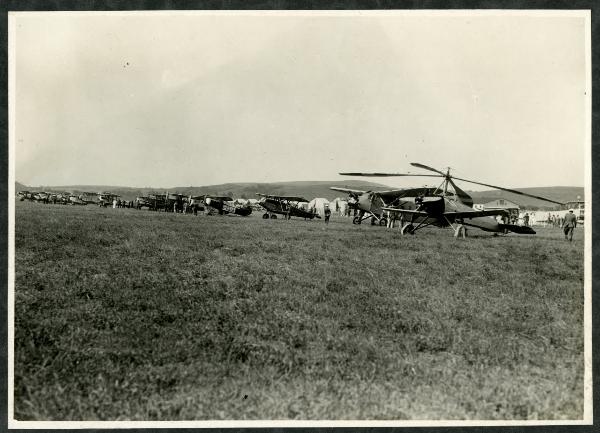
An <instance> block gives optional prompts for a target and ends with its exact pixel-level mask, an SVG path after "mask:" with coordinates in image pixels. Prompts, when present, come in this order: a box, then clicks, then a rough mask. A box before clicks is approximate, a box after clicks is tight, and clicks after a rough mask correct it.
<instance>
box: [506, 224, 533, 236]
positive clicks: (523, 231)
mask: <svg viewBox="0 0 600 433" xmlns="http://www.w3.org/2000/svg"><path fill="white" fill-rule="evenodd" d="M500 228H503V229H506V230H508V231H511V232H513V233H518V234H520V235H534V234H535V230H533V229H532V228H531V227H526V226H519V225H516V224H500Z"/></svg>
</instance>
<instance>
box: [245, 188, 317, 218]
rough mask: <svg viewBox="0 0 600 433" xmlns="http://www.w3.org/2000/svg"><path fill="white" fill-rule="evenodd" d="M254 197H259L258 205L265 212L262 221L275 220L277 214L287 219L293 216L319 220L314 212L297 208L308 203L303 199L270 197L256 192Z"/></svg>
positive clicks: (282, 196) (279, 196)
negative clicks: (300, 204)
mask: <svg viewBox="0 0 600 433" xmlns="http://www.w3.org/2000/svg"><path fill="white" fill-rule="evenodd" d="M256 195H258V196H260V197H261V199H260V200H259V201H258V204H259V205H261V206H262V207H263V208H264V209H265V211H266V212H265V213H264V214H263V216H262V217H263V219H269V218H270V219H277V214H279V215H284V216H285V217H286V218H287V219H290V218H291V217H293V216H294V217H298V218H305V219H306V218H308V219H313V218H321V216H320V215H319V214H317V213H316V212H311V211H309V210H305V209H302V208H301V207H300V206H299V203H308V200H306V199H305V198H304V197H295V196H284V195H270V194H261V193H258V192H257V193H256Z"/></svg>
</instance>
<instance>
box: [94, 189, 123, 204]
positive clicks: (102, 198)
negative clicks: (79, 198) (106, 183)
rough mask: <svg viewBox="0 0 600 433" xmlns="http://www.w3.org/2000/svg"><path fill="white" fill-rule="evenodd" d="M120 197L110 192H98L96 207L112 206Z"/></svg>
mask: <svg viewBox="0 0 600 433" xmlns="http://www.w3.org/2000/svg"><path fill="white" fill-rule="evenodd" d="M119 197H121V196H120V195H118V194H113V193H111V192H99V193H98V206H101V207H107V206H112V203H113V201H114V200H118V199H119Z"/></svg>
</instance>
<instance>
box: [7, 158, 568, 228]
mask: <svg viewBox="0 0 600 433" xmlns="http://www.w3.org/2000/svg"><path fill="white" fill-rule="evenodd" d="M411 165H413V166H415V167H418V168H421V169H424V170H427V171H430V172H433V173H435V174H410V173H362V172H361V173H340V174H341V175H344V176H367V177H391V176H419V177H435V178H441V179H442V182H441V184H440V185H439V186H437V187H422V188H403V189H394V190H389V191H363V190H357V189H349V188H342V187H331V189H332V190H334V191H340V192H344V193H346V194H348V205H349V207H350V208H351V209H354V210H355V211H356V212H355V213H356V216H355V217H354V219H353V223H354V224H361V223H362V222H363V221H365V220H368V219H370V220H371V224H379V225H386V224H387V223H388V219H389V218H391V219H394V220H400V227H401V233H402V234H414V233H415V232H417V231H418V230H420V229H422V228H425V227H430V226H437V227H452V228H453V229H454V230H455V235H457V236H458V235H459V234H461V233H463V234H464V233H465V231H466V227H473V228H478V229H481V230H483V231H487V232H493V233H508V232H513V233H518V234H535V231H534V230H533V229H531V227H525V226H520V225H516V224H508V223H501V222H498V221H497V219H496V218H495V217H497V216H499V215H500V216H507V214H506V211H504V210H501V209H494V210H476V209H474V208H473V199H472V198H471V196H469V194H467V193H466V192H465V191H463V190H462V189H461V188H459V187H458V186H457V185H456V183H455V182H454V180H458V181H462V182H468V183H472V184H476V185H483V186H487V187H491V188H495V189H499V190H502V191H508V192H511V193H514V194H519V195H523V196H528V197H533V198H536V199H538V200H543V201H546V202H550V203H554V204H563V203H560V202H557V201H554V200H551V199H548V198H545V197H540V196H535V195H532V194H527V193H524V192H521V191H517V190H513V189H508V188H503V187H500V186H495V185H490V184H486V183H481V182H476V181H472V180H467V179H461V178H458V177H455V176H451V175H450V169H447V170H446V172H443V171H440V170H437V169H435V168H432V167H429V166H427V165H424V164H420V163H411ZM19 194H20V195H21V200H25V199H30V200H36V201H46V202H48V200H49V198H51V200H50V201H53V200H54V202H56V200H57V199H60V202H62V203H68V204H89V203H95V204H98V205H100V206H110V205H113V206H115V204H116V203H120V202H121V199H120V196H118V195H116V194H111V193H107V192H104V193H99V194H96V193H87V192H84V193H80V194H79V195H75V194H68V193H45V192H37V193H31V192H28V191H22V192H20V193H19ZM257 195H258V196H259V197H260V200H258V202H257V205H258V206H260V207H261V208H263V209H264V210H265V213H264V214H263V218H264V219H275V218H277V215H283V216H284V217H285V218H287V219H290V218H291V217H298V218H304V219H314V218H320V216H319V215H318V214H317V213H316V212H314V211H311V210H310V209H307V208H306V204H307V203H308V200H306V199H305V198H304V197H299V196H281V195H269V194H262V193H257ZM94 196H96V197H94ZM124 203H127V207H131V206H133V207H135V208H137V209H141V208H148V209H151V210H165V211H172V212H186V211H187V212H194V213H196V212H197V211H199V210H205V209H206V208H208V210H211V211H212V210H214V211H216V212H217V213H219V214H221V215H223V214H234V215H240V216H249V215H250V214H251V213H252V210H253V206H252V205H249V204H248V203H245V204H244V203H239V202H236V201H234V200H233V198H232V197H229V196H217V195H201V196H184V195H182V194H150V195H148V196H143V197H137V198H136V200H135V202H124Z"/></svg>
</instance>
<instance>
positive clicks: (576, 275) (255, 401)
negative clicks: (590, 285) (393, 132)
mask: <svg viewBox="0 0 600 433" xmlns="http://www.w3.org/2000/svg"><path fill="white" fill-rule="evenodd" d="M469 234H470V237H469V238H467V239H454V238H453V237H452V232H451V231H450V230H440V229H432V230H423V231H421V232H419V233H418V234H417V235H416V236H405V237H402V236H400V233H399V231H398V230H394V231H393V232H391V231H388V230H386V229H385V228H381V227H370V226H368V225H362V226H354V225H352V224H351V223H350V220H348V219H342V218H338V219H335V218H334V219H333V221H332V222H331V223H330V224H329V225H328V226H326V225H325V224H324V223H323V222H322V221H318V220H317V221H303V220H292V221H284V220H281V219H278V220H276V221H269V220H266V221H265V220H262V219H261V218H260V215H253V216H251V217H249V218H239V217H218V216H211V217H207V216H197V217H194V216H192V215H173V214H164V213H153V212H149V211H135V210H129V209H100V208H97V207H93V206H87V207H71V206H58V205H56V206H55V205H43V204H36V203H27V202H23V203H21V202H17V203H16V235H15V248H16V257H15V263H16V275H15V279H16V283H15V342H14V347H15V358H14V370H15V377H14V384H15V395H14V399H15V400H14V401H15V406H14V409H15V417H16V419H18V420H207V419H580V418H582V416H583V230H582V229H577V231H576V234H575V237H576V239H575V240H574V242H573V243H572V244H569V243H568V242H565V241H564V240H563V239H562V235H561V233H560V230H559V229H539V231H538V234H537V235H535V236H518V235H508V236H500V237H492V236H491V235H490V234H487V233H484V232H481V231H476V230H471V231H470V233H469Z"/></svg>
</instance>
